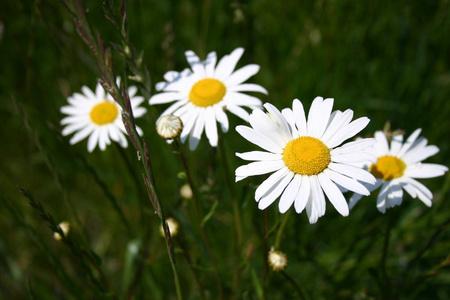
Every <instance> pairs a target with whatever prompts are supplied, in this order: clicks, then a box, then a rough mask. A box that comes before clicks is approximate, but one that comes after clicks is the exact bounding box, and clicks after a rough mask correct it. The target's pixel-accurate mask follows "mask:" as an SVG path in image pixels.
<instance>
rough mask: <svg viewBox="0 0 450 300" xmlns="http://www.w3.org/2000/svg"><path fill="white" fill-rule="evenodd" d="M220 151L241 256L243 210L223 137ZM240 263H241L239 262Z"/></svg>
mask: <svg viewBox="0 0 450 300" xmlns="http://www.w3.org/2000/svg"><path fill="white" fill-rule="evenodd" d="M219 151H220V155H221V157H222V162H223V164H222V165H223V168H224V171H225V178H226V179H225V180H226V182H227V185H228V190H229V191H230V194H231V202H232V205H233V216H234V226H235V231H236V247H235V251H236V257H238V258H240V249H241V243H242V221H241V211H240V207H239V202H238V200H237V197H236V193H235V190H234V182H233V180H232V178H234V176H233V175H232V174H231V171H230V165H229V161H228V157H227V151H226V146H225V141H224V139H222V138H219ZM237 265H239V263H238V264H237ZM239 278H240V269H239V268H236V269H235V272H234V276H233V282H234V283H233V294H235V293H237V291H238V290H239V282H240V279H239Z"/></svg>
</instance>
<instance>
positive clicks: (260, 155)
mask: <svg viewBox="0 0 450 300" xmlns="http://www.w3.org/2000/svg"><path fill="white" fill-rule="evenodd" d="M236 156H237V157H240V158H242V159H244V160H253V161H262V160H282V159H283V156H282V155H281V154H276V153H270V152H263V151H251V152H245V153H236Z"/></svg>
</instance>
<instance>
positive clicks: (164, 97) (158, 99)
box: [149, 92, 182, 105]
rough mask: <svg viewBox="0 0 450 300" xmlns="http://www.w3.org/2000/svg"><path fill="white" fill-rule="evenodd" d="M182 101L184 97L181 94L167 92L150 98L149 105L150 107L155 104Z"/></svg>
mask: <svg viewBox="0 0 450 300" xmlns="http://www.w3.org/2000/svg"><path fill="white" fill-rule="evenodd" d="M181 99H182V97H181V95H180V93H177V92H167V93H160V94H156V95H153V96H152V97H151V98H150V100H149V103H150V105H154V104H162V103H168V102H172V101H175V100H181Z"/></svg>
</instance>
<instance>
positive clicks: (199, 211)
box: [174, 139, 223, 299]
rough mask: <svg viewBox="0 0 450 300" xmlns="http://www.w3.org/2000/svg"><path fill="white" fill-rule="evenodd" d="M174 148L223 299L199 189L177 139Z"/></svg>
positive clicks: (221, 296)
mask: <svg viewBox="0 0 450 300" xmlns="http://www.w3.org/2000/svg"><path fill="white" fill-rule="evenodd" d="M174 146H175V150H176V152H177V153H178V156H179V158H180V161H181V164H182V166H183V170H184V173H185V174H186V179H187V181H188V184H189V186H190V188H191V190H192V194H193V197H192V198H193V200H194V206H195V211H196V221H197V223H198V227H199V229H200V235H201V238H202V240H203V243H204V244H205V248H206V251H207V252H208V256H209V258H210V260H211V263H212V266H213V269H214V276H215V279H216V284H217V288H218V290H219V298H220V299H223V287H222V280H221V278H220V273H219V269H218V267H217V262H216V260H215V258H214V256H213V254H212V251H211V246H210V243H209V238H208V235H207V234H206V230H205V227H204V226H203V225H202V219H203V216H204V214H203V209H202V206H201V205H200V204H199V197H200V193H199V192H198V189H197V187H196V186H195V184H194V182H193V180H192V177H191V173H190V172H189V167H188V165H187V162H186V158H185V156H184V154H183V152H182V150H181V147H180V143H179V141H178V139H175V141H174Z"/></svg>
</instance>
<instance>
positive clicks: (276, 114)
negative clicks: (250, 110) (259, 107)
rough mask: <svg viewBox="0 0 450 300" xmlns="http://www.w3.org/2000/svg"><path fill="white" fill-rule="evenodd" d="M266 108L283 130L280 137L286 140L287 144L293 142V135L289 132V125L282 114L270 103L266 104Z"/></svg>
mask: <svg viewBox="0 0 450 300" xmlns="http://www.w3.org/2000/svg"><path fill="white" fill-rule="evenodd" d="M264 107H265V108H266V109H267V111H268V112H269V114H270V115H271V117H272V118H273V119H274V120H275V121H276V122H277V123H278V126H280V127H281V129H282V130H281V131H280V135H281V136H282V138H283V139H284V140H285V142H286V143H287V142H289V141H290V140H292V135H291V132H290V130H289V124H288V122H286V120H285V119H284V117H283V115H282V114H281V112H280V111H279V110H278V109H277V108H276V107H275V106H273V105H272V104H270V103H266V104H264Z"/></svg>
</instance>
